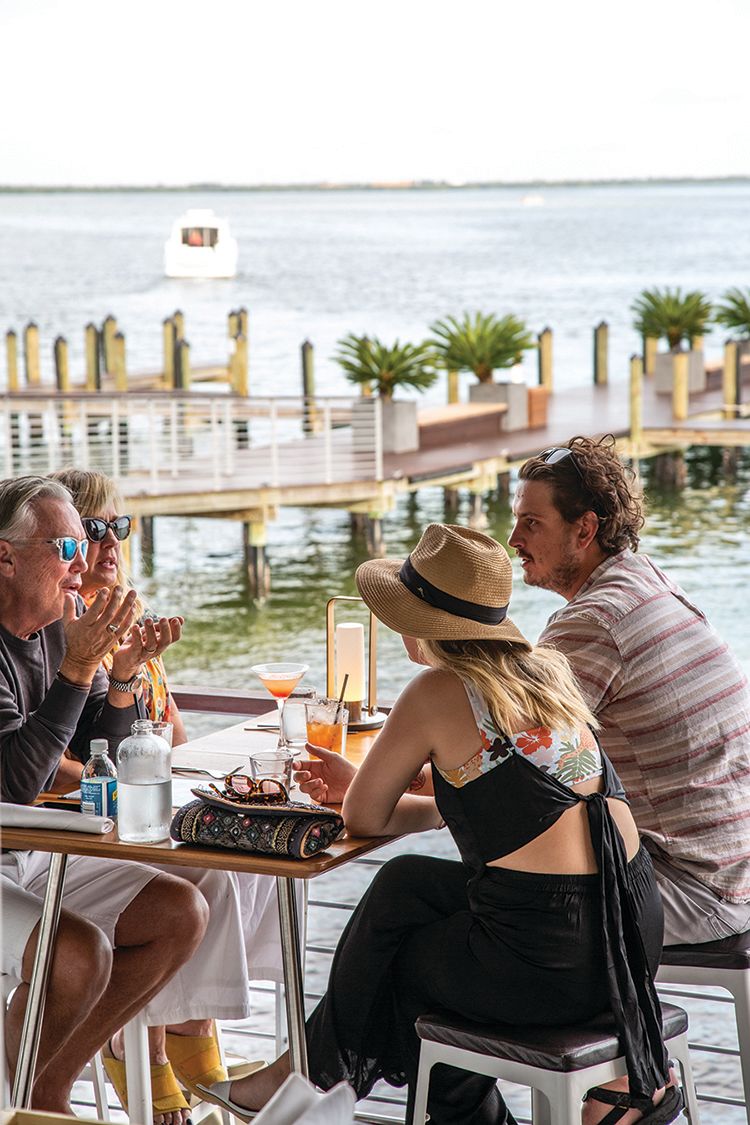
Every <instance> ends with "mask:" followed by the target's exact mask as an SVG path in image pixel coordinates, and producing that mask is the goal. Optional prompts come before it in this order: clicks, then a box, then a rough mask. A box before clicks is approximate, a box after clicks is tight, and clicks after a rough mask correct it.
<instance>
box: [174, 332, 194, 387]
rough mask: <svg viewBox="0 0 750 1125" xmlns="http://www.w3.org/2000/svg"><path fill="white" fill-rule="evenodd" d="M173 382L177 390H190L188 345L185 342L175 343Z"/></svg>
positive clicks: (178, 341)
mask: <svg viewBox="0 0 750 1125" xmlns="http://www.w3.org/2000/svg"><path fill="white" fill-rule="evenodd" d="M174 382H175V388H176V389H177V390H180V391H189V390H190V344H189V343H188V342H187V340H177V342H176V343H175V352H174Z"/></svg>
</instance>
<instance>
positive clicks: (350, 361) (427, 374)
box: [333, 332, 438, 398]
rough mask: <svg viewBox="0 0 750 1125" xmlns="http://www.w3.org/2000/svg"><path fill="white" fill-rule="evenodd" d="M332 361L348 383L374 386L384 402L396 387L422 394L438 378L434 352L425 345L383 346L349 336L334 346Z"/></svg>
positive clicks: (353, 335)
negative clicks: (335, 349)
mask: <svg viewBox="0 0 750 1125" xmlns="http://www.w3.org/2000/svg"><path fill="white" fill-rule="evenodd" d="M336 346H337V348H338V351H337V352H336V354H335V355H334V357H333V358H334V359H335V360H336V362H337V363H338V364H339V366H340V367H341V368H342V370H343V371H344V374H345V375H346V378H347V379H348V380H349V382H350V383H354V384H365V383H369V384H370V385H372V386H374V387H375V389H376V390H377V392H378V394H379V395H381V396H382V397H383V398H391V397H392V395H393V391H394V389H395V388H396V387H413V388H414V389H415V390H417V391H424V390H426V389H427V388H428V387H430V386H432V384H433V383H434V382H435V380H436V379H437V377H438V372H437V370H436V366H437V365H436V360H435V354H434V351H433V349H432V348H431V347H430V346H429V345H428V344H427V343H423V344H408V343H406V344H402V343H401V342H400V341H399V340H395V341H394V343H393V344H390V345H388V344H384V343H383V342H382V340H379V339H378V338H377V337H376V336H373V337H369V336H357V335H356V334H355V333H353V332H350V333H348V335H346V336H343V337H342V338H341V339H340V340H339V341H338V342H337V345H336Z"/></svg>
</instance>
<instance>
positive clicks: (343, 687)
mask: <svg viewBox="0 0 750 1125" xmlns="http://www.w3.org/2000/svg"><path fill="white" fill-rule="evenodd" d="M348 683H349V673H348V672H346V673H345V674H344V682H343V683H342V685H341V695H340V696H339V701H338V703H337V704H336V712H335V714H334V716H333V721H334V723H337V722H338V721H339V715H340V714H341V704H342V703H343V702H344V692H345V691H346V685H347V684H348Z"/></svg>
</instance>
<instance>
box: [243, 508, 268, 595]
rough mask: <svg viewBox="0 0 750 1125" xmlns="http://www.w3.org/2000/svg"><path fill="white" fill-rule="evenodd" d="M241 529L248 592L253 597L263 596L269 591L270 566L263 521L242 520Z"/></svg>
mask: <svg viewBox="0 0 750 1125" xmlns="http://www.w3.org/2000/svg"><path fill="white" fill-rule="evenodd" d="M242 531H243V542H244V548H245V571H246V573H247V583H248V586H249V587H250V592H251V593H252V595H253V597H255V598H265V597H267V596H268V594H270V592H271V568H270V566H269V563H268V552H267V550H266V543H267V535H266V524H265V521H264V520H262V519H261V520H246V521H243V524H242Z"/></svg>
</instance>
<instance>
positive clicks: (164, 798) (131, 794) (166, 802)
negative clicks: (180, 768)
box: [117, 780, 172, 844]
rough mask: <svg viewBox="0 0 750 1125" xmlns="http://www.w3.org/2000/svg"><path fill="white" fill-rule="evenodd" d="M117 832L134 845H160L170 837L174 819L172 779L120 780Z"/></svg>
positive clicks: (122, 838)
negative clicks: (159, 843) (171, 824)
mask: <svg viewBox="0 0 750 1125" xmlns="http://www.w3.org/2000/svg"><path fill="white" fill-rule="evenodd" d="M118 801H119V813H118V817H117V831H118V833H119V836H120V839H121V840H127V841H128V843H131V844H157V843H158V842H159V841H160V840H168V839H169V825H170V823H171V821H172V782H171V781H147V782H124V781H122V780H121V781H120V784H119V789H118Z"/></svg>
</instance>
